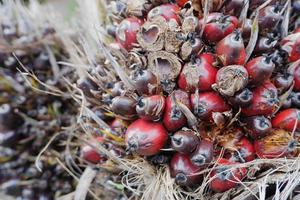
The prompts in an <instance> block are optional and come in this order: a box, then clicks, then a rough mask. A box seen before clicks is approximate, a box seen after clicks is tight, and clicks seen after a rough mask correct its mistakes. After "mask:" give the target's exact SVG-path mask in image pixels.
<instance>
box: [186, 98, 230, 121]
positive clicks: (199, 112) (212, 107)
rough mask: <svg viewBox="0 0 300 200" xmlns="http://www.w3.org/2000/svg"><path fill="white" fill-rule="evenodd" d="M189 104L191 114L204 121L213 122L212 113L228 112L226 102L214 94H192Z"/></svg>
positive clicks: (228, 108)
mask: <svg viewBox="0 0 300 200" xmlns="http://www.w3.org/2000/svg"><path fill="white" fill-rule="evenodd" d="M191 103H192V109H193V113H194V114H195V115H196V116H197V117H198V118H199V119H200V120H204V121H213V119H212V113H213V112H225V111H228V110H230V107H229V106H228V105H227V103H226V101H225V100H224V99H223V98H222V97H221V96H219V95H218V94H217V93H216V92H204V93H201V94H199V95H198V97H197V96H196V94H192V96H191Z"/></svg>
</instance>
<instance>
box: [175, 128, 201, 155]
mask: <svg viewBox="0 0 300 200" xmlns="http://www.w3.org/2000/svg"><path fill="white" fill-rule="evenodd" d="M199 142H200V138H199V137H198V136H197V135H196V133H195V132H194V131H192V130H190V129H182V130H180V131H177V132H176V133H175V134H174V135H173V136H172V137H171V145H172V148H173V149H174V150H175V151H178V152H179V153H182V154H188V153H192V152H193V151H194V150H195V149H196V147H197V146H198V144H199Z"/></svg>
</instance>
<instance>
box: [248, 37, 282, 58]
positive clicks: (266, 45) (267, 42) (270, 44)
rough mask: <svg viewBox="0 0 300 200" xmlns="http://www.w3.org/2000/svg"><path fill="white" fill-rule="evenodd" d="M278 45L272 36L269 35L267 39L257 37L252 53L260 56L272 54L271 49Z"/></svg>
mask: <svg viewBox="0 0 300 200" xmlns="http://www.w3.org/2000/svg"><path fill="white" fill-rule="evenodd" d="M277 44H278V40H277V38H275V37H274V36H273V35H270V36H268V37H262V36H261V37H259V39H258V41H257V43H256V45H255V48H254V50H253V53H254V54H256V55H262V54H264V53H270V52H272V49H274V48H275V47H276V45H277Z"/></svg>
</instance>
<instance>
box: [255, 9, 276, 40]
mask: <svg viewBox="0 0 300 200" xmlns="http://www.w3.org/2000/svg"><path fill="white" fill-rule="evenodd" d="M281 20H282V15H281V9H280V5H270V6H267V7H265V8H263V9H261V10H260V11H259V15H258V26H259V30H260V33H261V34H266V33H270V32H272V31H274V30H275V29H276V28H277V26H278V25H279V23H280V21H281Z"/></svg>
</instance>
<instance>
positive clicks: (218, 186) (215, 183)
mask: <svg viewBox="0 0 300 200" xmlns="http://www.w3.org/2000/svg"><path fill="white" fill-rule="evenodd" d="M217 164H218V165H219V166H220V167H221V166H222V167H221V168H218V169H214V170H213V171H212V173H211V174H210V177H211V178H212V177H214V176H216V177H214V178H213V179H212V181H211V182H210V188H211V189H212V190H213V191H214V192H225V191H227V190H229V189H231V188H234V187H236V186H237V185H238V183H237V182H239V181H241V180H243V179H244V178H245V177H246V175H247V170H246V168H245V167H241V168H234V166H232V169H231V170H229V169H230V166H228V165H234V164H237V163H236V162H231V161H229V160H227V159H224V158H221V159H219V160H218V161H217Z"/></svg>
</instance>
